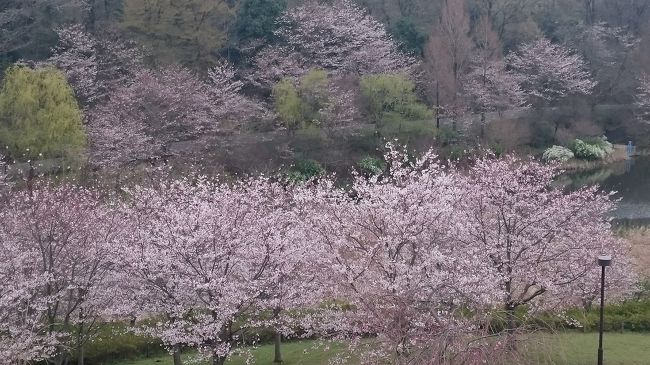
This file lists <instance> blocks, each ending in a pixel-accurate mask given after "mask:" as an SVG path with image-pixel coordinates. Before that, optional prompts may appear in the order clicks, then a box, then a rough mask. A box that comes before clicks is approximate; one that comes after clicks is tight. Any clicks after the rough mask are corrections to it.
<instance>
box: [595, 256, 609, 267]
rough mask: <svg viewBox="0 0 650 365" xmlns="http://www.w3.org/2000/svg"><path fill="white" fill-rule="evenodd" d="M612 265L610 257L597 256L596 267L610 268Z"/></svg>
mask: <svg viewBox="0 0 650 365" xmlns="http://www.w3.org/2000/svg"><path fill="white" fill-rule="evenodd" d="M611 265H612V256H610V255H600V256H598V266H603V267H604V266H611Z"/></svg>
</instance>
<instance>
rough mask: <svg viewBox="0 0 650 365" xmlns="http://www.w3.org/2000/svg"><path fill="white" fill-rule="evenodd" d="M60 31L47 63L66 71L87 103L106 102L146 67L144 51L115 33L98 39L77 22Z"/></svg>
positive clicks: (80, 98)
mask: <svg viewBox="0 0 650 365" xmlns="http://www.w3.org/2000/svg"><path fill="white" fill-rule="evenodd" d="M57 34H58V36H59V43H58V45H57V46H56V48H54V50H53V55H52V56H51V57H50V58H49V59H48V61H47V62H48V63H51V64H53V65H55V66H56V67H57V68H59V69H61V70H63V71H64V72H65V73H66V75H67V77H68V82H69V83H70V84H71V85H72V87H73V88H74V90H75V94H76V96H77V99H78V100H79V101H80V102H81V103H82V104H83V105H84V106H88V105H92V104H95V103H97V102H101V101H105V100H106V99H107V98H108V96H109V94H110V93H111V92H112V91H113V90H114V89H115V88H117V87H120V86H125V85H127V84H128V83H129V82H130V81H131V79H132V78H133V77H134V75H135V73H136V72H137V71H138V70H139V69H141V68H142V67H143V66H142V58H143V54H142V52H141V51H140V50H139V49H138V48H136V47H135V46H134V45H133V44H132V43H130V42H127V41H125V40H122V39H118V38H117V37H116V36H114V35H111V34H108V35H106V36H104V37H101V38H97V37H95V36H94V35H92V34H90V33H88V32H86V31H85V30H84V28H83V27H82V26H81V25H78V24H77V25H72V26H69V27H64V28H60V29H58V30H57Z"/></svg>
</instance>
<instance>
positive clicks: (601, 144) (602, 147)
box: [571, 137, 614, 160]
mask: <svg viewBox="0 0 650 365" xmlns="http://www.w3.org/2000/svg"><path fill="white" fill-rule="evenodd" d="M571 150H572V151H573V153H574V154H575V156H576V157H577V158H580V159H584V160H602V159H604V158H605V157H607V156H608V155H610V154H611V153H612V152H614V148H613V147H612V144H611V143H609V142H607V139H606V138H604V137H603V138H592V139H585V140H581V139H576V140H575V141H573V144H572V145H571Z"/></svg>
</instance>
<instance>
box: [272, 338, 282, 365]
mask: <svg viewBox="0 0 650 365" xmlns="http://www.w3.org/2000/svg"><path fill="white" fill-rule="evenodd" d="M274 342H275V356H274V357H273V362H274V363H281V362H282V351H281V347H282V334H281V333H280V332H278V331H277V330H276V331H275V339H274Z"/></svg>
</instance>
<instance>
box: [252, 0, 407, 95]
mask: <svg viewBox="0 0 650 365" xmlns="http://www.w3.org/2000/svg"><path fill="white" fill-rule="evenodd" d="M275 35H276V36H277V37H278V39H279V45H278V46H273V47H271V48H267V49H265V50H263V51H262V52H261V53H260V54H259V56H258V57H257V58H256V66H257V67H256V72H257V73H259V75H255V77H257V78H259V79H260V80H262V81H267V80H273V81H275V82H277V81H279V79H280V78H281V77H284V76H300V75H302V74H304V73H305V72H307V71H309V70H310V69H314V68H318V69H324V70H327V71H331V72H345V73H355V74H368V73H413V71H414V66H415V64H416V61H415V59H414V58H413V57H411V56H409V55H406V54H403V53H402V52H400V51H399V47H398V45H397V43H396V42H394V41H393V40H392V39H391V37H390V36H389V35H388V33H387V32H386V29H385V28H384V26H383V25H382V24H381V23H380V22H379V21H378V20H376V19H374V18H373V17H372V16H370V15H368V14H367V12H366V11H365V10H363V9H361V8H360V7H359V6H357V5H355V4H353V3H352V2H351V1H348V0H337V1H335V2H334V3H333V4H331V5H328V4H321V3H318V2H316V1H309V2H307V3H305V4H303V5H299V6H296V7H293V8H290V9H288V10H287V11H286V12H285V13H284V14H283V15H282V17H280V19H279V20H278V29H277V30H276V31H275ZM278 76H280V78H278Z"/></svg>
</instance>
